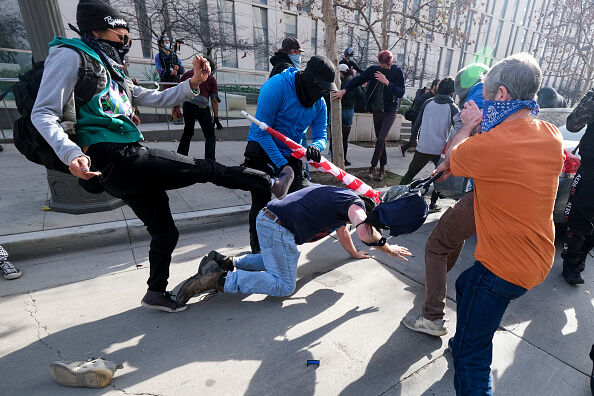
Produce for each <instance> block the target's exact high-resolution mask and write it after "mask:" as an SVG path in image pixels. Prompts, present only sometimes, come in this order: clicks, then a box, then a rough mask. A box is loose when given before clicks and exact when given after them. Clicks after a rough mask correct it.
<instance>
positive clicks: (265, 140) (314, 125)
mask: <svg viewBox="0 0 594 396" xmlns="http://www.w3.org/2000/svg"><path fill="white" fill-rule="evenodd" d="M334 76H335V69H334V65H333V64H332V62H330V60H329V59H328V58H326V57H323V56H319V55H315V56H312V57H311V59H310V60H309V61H308V62H307V66H306V68H305V70H303V71H299V70H298V69H296V68H294V67H290V68H288V69H286V70H284V71H283V72H282V73H279V74H277V75H275V76H272V77H271V78H270V79H269V80H268V81H266V83H264V85H262V88H261V89H260V95H259V97H258V104H257V110H256V118H257V119H258V120H260V121H262V122H264V123H266V124H267V125H268V126H270V127H271V128H273V129H276V130H277V131H279V132H280V133H282V134H283V135H285V136H287V137H288V138H290V139H292V140H294V141H295V142H297V143H299V144H301V143H302V141H303V139H304V138H305V137H306V133H307V130H308V128H309V127H311V132H312V142H311V143H310V144H309V146H308V147H307V159H308V160H313V161H316V162H319V161H320V159H321V151H323V150H324V149H325V148H326V144H327V142H328V140H327V136H326V122H327V116H326V102H325V101H324V99H323V95H325V94H327V93H328V92H330V91H335V90H336V85H335V84H334ZM247 140H248V143H247V146H246V149H245V162H244V165H245V166H248V167H251V168H253V169H258V170H261V171H264V172H267V173H268V174H269V175H271V176H274V175H277V174H280V173H281V172H293V173H294V179H293V182H292V184H291V187H290V188H289V192H293V191H297V190H299V189H302V188H304V187H306V186H307V185H308V183H307V178H306V177H305V175H304V170H303V168H304V167H303V162H301V161H300V160H298V159H296V158H294V157H293V156H291V150H290V149H289V148H288V147H287V146H286V145H285V144H284V143H282V142H280V141H279V140H276V139H275V138H273V137H272V136H271V135H270V134H269V133H268V132H265V131H262V130H261V129H260V128H258V126H256V125H255V124H252V125H251V127H250V131H249V134H248V138H247ZM270 198H271V196H270V194H268V193H253V194H252V207H251V209H250V215H249V225H250V246H251V249H252V253H257V252H259V251H260V244H259V242H258V234H257V233H256V217H257V216H258V213H259V212H260V210H261V209H262V208H263V207H264V206H266V204H267V203H268V201H270Z"/></svg>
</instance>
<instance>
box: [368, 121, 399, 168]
mask: <svg viewBox="0 0 594 396" xmlns="http://www.w3.org/2000/svg"><path fill="white" fill-rule="evenodd" d="M396 115H397V113H396V111H387V112H383V111H381V112H374V113H373V129H374V131H375V137H376V141H375V150H373V157H372V158H371V166H373V167H376V166H377V163H378V161H379V163H380V168H382V169H383V168H384V167H385V166H386V164H387V163H388V154H387V153H386V138H387V137H388V133H389V132H390V129H392V125H394V121H396Z"/></svg>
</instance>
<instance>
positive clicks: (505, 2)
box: [501, 0, 507, 19]
mask: <svg viewBox="0 0 594 396" xmlns="http://www.w3.org/2000/svg"><path fill="white" fill-rule="evenodd" d="M506 11H507V0H505V1H504V2H503V7H502V8H501V18H502V19H505V12H506Z"/></svg>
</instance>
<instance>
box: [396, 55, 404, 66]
mask: <svg viewBox="0 0 594 396" xmlns="http://www.w3.org/2000/svg"><path fill="white" fill-rule="evenodd" d="M396 64H397V65H402V64H404V54H403V53H399V54H396Z"/></svg>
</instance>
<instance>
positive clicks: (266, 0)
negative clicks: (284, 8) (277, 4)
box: [254, 0, 268, 4]
mask: <svg viewBox="0 0 594 396" xmlns="http://www.w3.org/2000/svg"><path fill="white" fill-rule="evenodd" d="M254 3H260V4H268V0H257V1H254Z"/></svg>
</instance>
